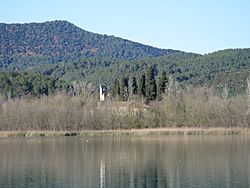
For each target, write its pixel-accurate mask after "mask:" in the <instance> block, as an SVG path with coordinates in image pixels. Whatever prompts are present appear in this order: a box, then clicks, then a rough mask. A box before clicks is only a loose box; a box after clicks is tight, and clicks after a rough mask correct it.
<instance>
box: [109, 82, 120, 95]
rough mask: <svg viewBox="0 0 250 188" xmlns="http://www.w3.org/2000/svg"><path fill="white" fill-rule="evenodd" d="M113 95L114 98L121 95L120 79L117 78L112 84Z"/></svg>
mask: <svg viewBox="0 0 250 188" xmlns="http://www.w3.org/2000/svg"><path fill="white" fill-rule="evenodd" d="M111 95H112V97H113V98H117V97H118V96H120V84H119V80H118V79H115V80H114V81H113V83H112V85H111Z"/></svg>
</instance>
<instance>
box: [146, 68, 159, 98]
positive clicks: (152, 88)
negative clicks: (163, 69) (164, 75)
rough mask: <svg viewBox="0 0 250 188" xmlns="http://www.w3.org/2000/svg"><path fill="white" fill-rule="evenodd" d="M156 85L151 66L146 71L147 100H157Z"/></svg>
mask: <svg viewBox="0 0 250 188" xmlns="http://www.w3.org/2000/svg"><path fill="white" fill-rule="evenodd" d="M156 93H157V88H156V83H155V79H154V73H153V67H152V66H149V67H148V68H147V70H146V97H147V100H148V101H150V100H155V99H156Z"/></svg>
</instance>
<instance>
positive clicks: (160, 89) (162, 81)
mask: <svg viewBox="0 0 250 188" xmlns="http://www.w3.org/2000/svg"><path fill="white" fill-rule="evenodd" d="M167 82H168V79H167V73H166V71H162V72H161V74H160V75H159V76H158V82H157V99H158V100H161V99H162V94H163V93H164V92H165V89H166V84H167Z"/></svg>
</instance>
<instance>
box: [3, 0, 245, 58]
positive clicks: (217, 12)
mask: <svg viewBox="0 0 250 188" xmlns="http://www.w3.org/2000/svg"><path fill="white" fill-rule="evenodd" d="M53 20H67V21H70V22H72V23H73V24H75V25H77V26H78V27H80V28H82V29H85V30H87V31H91V32H95V33H100V34H107V35H114V36H117V37H121V38H125V39H129V40H132V41H135V42H140V43H143V44H147V45H151V46H154V47H158V48H165V49H175V50H182V51H186V52H195V53H201V54H206V53H210V52H213V51H217V50H222V49H227V48H249V47H250V0H68V1H66V0H40V1H36V0H0V22H1V23H28V22H44V21H53Z"/></svg>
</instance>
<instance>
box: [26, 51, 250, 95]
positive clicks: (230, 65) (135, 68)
mask: <svg viewBox="0 0 250 188" xmlns="http://www.w3.org/2000/svg"><path fill="white" fill-rule="evenodd" d="M150 65H151V66H152V67H153V69H154V71H153V72H154V76H156V77H157V75H158V73H159V72H161V71H166V73H167V76H168V77H171V78H172V79H174V80H176V81H178V82H179V84H180V85H181V86H183V87H186V86H188V85H193V86H197V87H203V86H207V87H215V88H216V89H218V91H221V90H222V88H224V86H225V84H226V85H227V87H228V88H229V92H230V95H237V94H241V93H244V91H245V89H246V79H247V77H248V76H249V75H250V49H229V50H222V51H218V52H214V53H211V54H207V55H197V54H193V53H184V52H183V53H178V54H169V55H166V56H161V57H156V58H143V59H138V60H132V61H124V60H119V59H114V58H85V59H81V60H79V61H76V62H72V61H69V62H67V63H60V64H56V65H43V66H38V67H34V68H33V69H29V71H31V72H33V73H39V74H46V75H48V76H56V77H59V78H60V79H63V80H69V81H73V80H81V81H84V82H86V83H93V84H94V85H96V86H98V85H99V84H100V83H104V82H106V83H108V85H109V86H110V85H111V83H112V81H114V80H115V79H118V78H120V77H121V76H124V77H126V78H131V77H136V78H137V79H139V77H140V74H141V72H143V71H145V70H146V68H147V66H150Z"/></svg>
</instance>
